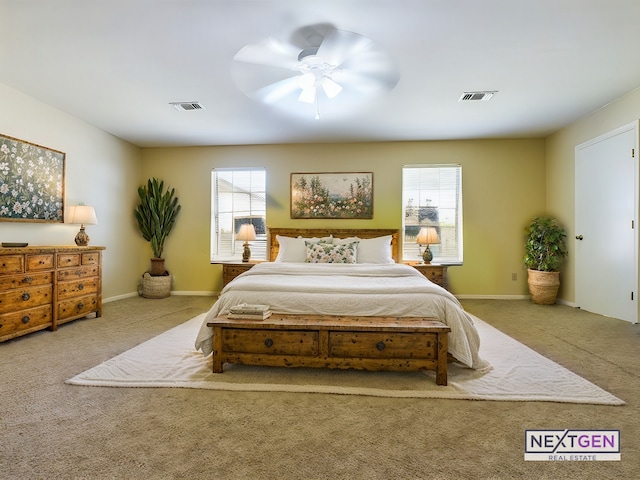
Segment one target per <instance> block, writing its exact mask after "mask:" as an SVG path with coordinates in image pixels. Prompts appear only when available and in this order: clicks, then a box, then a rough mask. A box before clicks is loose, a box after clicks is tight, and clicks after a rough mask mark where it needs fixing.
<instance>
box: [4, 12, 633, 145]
mask: <svg viewBox="0 0 640 480" xmlns="http://www.w3.org/2000/svg"><path fill="white" fill-rule="evenodd" d="M317 23H330V24H332V25H334V26H335V27H336V28H338V29H342V30H348V31H352V32H356V33H359V34H361V35H364V36H367V37H369V38H370V39H372V40H373V41H374V42H376V43H378V44H380V45H382V46H384V47H386V49H387V50H388V51H389V52H390V53H391V54H392V55H393V56H394V57H395V59H396V61H397V63H398V65H399V68H400V81H399V82H398V84H397V85H396V87H395V88H394V89H393V90H392V91H390V92H389V93H387V94H385V95H383V96H381V97H379V98H377V99H375V101H371V102H370V103H369V104H367V105H366V106H365V107H363V108H361V109H356V110H355V111H353V112H352V113H350V114H349V115H346V116H344V117H341V118H335V117H331V115H329V116H321V118H320V120H314V118H313V116H311V115H309V117H308V118H302V117H300V116H289V115H285V114H283V113H281V112H279V111H278V110H275V109H273V108H272V107H268V106H265V105H262V104H260V103H258V102H256V101H254V100H251V99H250V98H248V97H247V96H245V95H244V94H243V93H242V92H241V91H240V90H239V89H238V88H237V87H236V86H235V84H234V82H233V81H232V78H231V75H230V66H231V62H232V58H233V56H234V54H235V53H236V52H237V51H238V50H239V49H240V48H241V47H242V46H243V45H245V44H247V43H256V42H259V41H261V40H264V39H266V38H269V37H277V38H287V37H288V36H289V35H290V34H291V33H293V31H295V30H296V29H298V28H299V27H302V26H305V25H311V24H317ZM639 25H640V1H638V0H534V1H526V2H525V1H524V0H485V1H483V2H480V1H477V0H316V1H306V0H85V1H80V0H55V1H52V0H28V1H27V0H20V1H18V0H0V83H4V84H5V85H8V86H10V87H13V88H15V89H17V90H20V91H22V92H23V93H25V94H27V95H30V96H32V97H35V98H36V99H38V100H41V101H43V102H45V103H47V104H49V105H52V106H54V107H56V108H58V109H61V110H63V111H65V112H68V113H70V114H72V115H74V116H77V117H79V118H81V119H83V120H85V121H87V122H88V123H90V124H93V125H95V126H97V127H99V128H101V129H103V130H106V131H108V132H111V133H112V134H114V135H116V136H118V137H121V138H123V139H126V140H128V141H130V142H132V143H134V144H136V145H139V146H141V147H149V146H171V145H176V146H184V145H241V144H270V143H303V142H329V141H330V142H342V141H404V140H436V139H464V138H490V137H491V138H495V137H530V136H544V135H547V134H549V133H551V132H553V131H555V130H557V129H559V128H561V127H563V126H564V125H567V124H569V123H571V122H573V121H575V120H576V119H578V118H580V117H582V116H584V115H586V114H589V113H590V112H593V111H594V110H597V109H598V108H600V107H602V106H604V105H606V104H607V103H609V102H611V101H613V100H615V99H616V98H618V97H620V96H622V95H624V94H625V93H627V92H630V91H631V90H633V89H635V88H636V87H638V86H640V61H639V60H640V54H639V53H638V49H639V47H640V42H639V41H638V40H639V34H640V27H639ZM477 90H497V91H498V92H499V93H498V94H497V95H495V96H494V97H493V98H492V99H491V100H490V101H471V102H459V101H458V99H459V97H460V96H461V94H462V93H463V92H465V91H477ZM338 98H339V97H337V98H336V99H338ZM183 101H188V102H192V101H197V102H200V103H201V104H202V105H203V106H204V107H205V109H204V110H197V111H177V110H176V109H174V108H172V107H171V106H170V105H169V103H170V102H183ZM639 116H640V112H639Z"/></svg>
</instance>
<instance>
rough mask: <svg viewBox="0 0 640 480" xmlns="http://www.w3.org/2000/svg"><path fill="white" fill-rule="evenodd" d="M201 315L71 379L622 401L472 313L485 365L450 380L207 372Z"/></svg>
mask: <svg viewBox="0 0 640 480" xmlns="http://www.w3.org/2000/svg"><path fill="white" fill-rule="evenodd" d="M203 318H204V314H201V315H199V316H197V317H195V318H193V319H191V320H189V321H187V322H185V323H183V324H181V325H178V326H177V327H174V328H172V329H171V330H168V331H167V332H165V333H163V334H161V335H158V336H157V337H154V338H152V339H151V340H148V341H147V342H144V343H142V344H140V345H138V346H137V347H134V348H132V349H131V350H128V351H126V352H124V353H122V354H120V355H118V356H116V357H114V358H112V359H110V360H107V361H106V362H104V363H101V364H100V365H97V366H96V367H93V368H91V369H89V370H87V371H85V372H83V373H81V374H79V375H77V376H75V377H73V378H71V379H69V380H67V382H66V383H69V384H72V385H88V386H103V387H182V388H200V389H211V390H232V391H245V392H246V391H250V392H303V393H324V394H343V395H369V396H381V397H398V398H446V399H465V400H506V401H548V402H564V403H589V404H602V405H624V401H622V400H620V399H619V398H617V397H615V396H613V395H612V394H610V393H609V392H607V391H605V390H603V389H601V388H600V387H598V386H596V385H594V384H593V383H591V382H589V381H587V380H585V379H584V378H582V377H580V376H579V375H576V374H574V373H573V372H571V371H569V370H567V369H566V368H564V367H562V366H561V365H558V364H557V363H555V362H552V361H551V360H549V359H547V358H545V357H543V356H542V355H540V354H538V353H537V352H535V351H533V350H531V349H530V348H528V347H526V346H525V345H523V344H521V343H520V342H518V341H516V340H514V339H513V338H511V337H509V336H507V335H505V334H503V333H502V332H500V331H499V330H497V329H495V328H494V327H492V326H491V325H489V324H487V323H486V322H483V321H482V320H480V319H478V318H476V319H474V321H475V323H476V325H477V328H478V331H479V333H480V338H481V349H480V356H481V357H482V358H484V359H485V360H488V361H489V362H490V363H491V366H492V368H491V370H490V371H489V372H487V373H479V372H476V371H474V370H470V369H468V368H463V367H461V366H459V365H457V364H455V363H454V364H451V363H450V364H449V384H448V385H447V386H438V385H436V383H435V373H434V372H406V373H404V372H367V371H357V370H328V369H314V368H285V367H254V366H243V365H229V364H226V365H225V366H224V373H212V372H211V356H209V357H208V358H204V357H203V356H202V354H201V353H200V352H197V351H195V350H194V346H193V344H194V339H195V338H196V335H197V332H198V329H199V328H200V325H201V323H202V320H203Z"/></svg>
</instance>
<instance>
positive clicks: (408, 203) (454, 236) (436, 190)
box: [402, 165, 462, 264]
mask: <svg viewBox="0 0 640 480" xmlns="http://www.w3.org/2000/svg"><path fill="white" fill-rule="evenodd" d="M402 210H403V212H402V228H403V235H404V236H403V252H402V259H403V260H404V261H420V260H421V258H420V254H421V252H422V251H423V248H422V247H419V246H418V244H416V238H417V236H418V232H419V231H420V228H421V227H426V226H434V227H436V231H437V232H438V235H439V237H440V244H439V245H431V246H430V249H431V251H432V253H433V263H447V264H455V263H462V167H461V166H460V165H405V166H404V167H403V168H402Z"/></svg>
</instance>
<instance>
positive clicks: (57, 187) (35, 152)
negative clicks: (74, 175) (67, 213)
mask: <svg viewBox="0 0 640 480" xmlns="http://www.w3.org/2000/svg"><path fill="white" fill-rule="evenodd" d="M65 160H66V155H65V153H64V152H60V151H58V150H53V149H51V148H47V147H43V146H42V145H37V144H35V143H31V142H27V141H25V140H20V139H18V138H14V137H9V136H6V135H1V134H0V221H10V222H54V223H64V188H65V182H64V179H65Z"/></svg>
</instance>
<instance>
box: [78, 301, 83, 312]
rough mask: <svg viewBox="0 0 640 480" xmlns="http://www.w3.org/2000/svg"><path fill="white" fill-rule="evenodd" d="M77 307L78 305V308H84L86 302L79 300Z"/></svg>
mask: <svg viewBox="0 0 640 480" xmlns="http://www.w3.org/2000/svg"><path fill="white" fill-rule="evenodd" d="M77 307H78V310H82V309H83V308H84V303H82V302H78V305H77Z"/></svg>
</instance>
